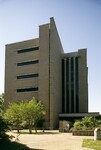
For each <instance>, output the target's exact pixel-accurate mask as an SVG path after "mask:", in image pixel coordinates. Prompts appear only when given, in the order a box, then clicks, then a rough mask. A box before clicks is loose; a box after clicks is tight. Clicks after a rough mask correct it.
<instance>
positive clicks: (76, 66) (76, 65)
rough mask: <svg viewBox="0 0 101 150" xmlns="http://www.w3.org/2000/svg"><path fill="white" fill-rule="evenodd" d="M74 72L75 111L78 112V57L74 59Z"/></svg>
mask: <svg viewBox="0 0 101 150" xmlns="http://www.w3.org/2000/svg"><path fill="white" fill-rule="evenodd" d="M75 61H76V62H75V69H76V70H75V72H76V112H77V113H78V112H79V83H78V82H79V74H78V57H76V59H75Z"/></svg>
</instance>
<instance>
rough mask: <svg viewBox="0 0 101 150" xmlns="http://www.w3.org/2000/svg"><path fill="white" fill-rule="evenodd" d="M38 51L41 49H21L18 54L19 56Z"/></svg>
mask: <svg viewBox="0 0 101 150" xmlns="http://www.w3.org/2000/svg"><path fill="white" fill-rule="evenodd" d="M36 50H39V47H33V48H27V49H21V50H18V51H17V52H18V54H19V53H26V52H32V51H36Z"/></svg>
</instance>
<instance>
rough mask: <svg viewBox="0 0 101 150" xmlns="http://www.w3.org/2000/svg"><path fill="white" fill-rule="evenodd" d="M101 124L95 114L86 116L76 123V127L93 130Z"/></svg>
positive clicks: (77, 128)
mask: <svg viewBox="0 0 101 150" xmlns="http://www.w3.org/2000/svg"><path fill="white" fill-rule="evenodd" d="M98 126H99V122H98V120H97V119H96V118H95V117H93V116H86V117H84V118H82V120H81V121H76V122H75V123H74V129H76V130H93V129H95V128H96V127H98Z"/></svg>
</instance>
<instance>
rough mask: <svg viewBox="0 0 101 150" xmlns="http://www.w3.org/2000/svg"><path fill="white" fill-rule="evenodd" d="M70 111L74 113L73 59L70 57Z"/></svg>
mask: <svg viewBox="0 0 101 150" xmlns="http://www.w3.org/2000/svg"><path fill="white" fill-rule="evenodd" d="M71 112H72V113H74V59H73V57H72V58H71Z"/></svg>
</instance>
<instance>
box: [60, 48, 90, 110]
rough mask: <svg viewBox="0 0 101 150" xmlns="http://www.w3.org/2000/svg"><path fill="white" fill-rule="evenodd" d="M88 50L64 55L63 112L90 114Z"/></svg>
mask: <svg viewBox="0 0 101 150" xmlns="http://www.w3.org/2000/svg"><path fill="white" fill-rule="evenodd" d="M86 55H87V54H86V49H81V50H79V51H78V52H73V53H67V54H64V57H63V59H62V93H63V94H62V99H63V101H62V103H63V105H62V106H63V107H62V111H63V113H87V112H88V79H87V76H88V75H87V74H88V68H87V60H86V59H87V56H86Z"/></svg>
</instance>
